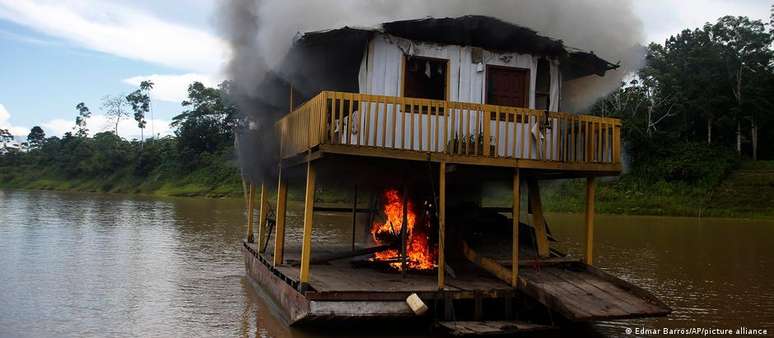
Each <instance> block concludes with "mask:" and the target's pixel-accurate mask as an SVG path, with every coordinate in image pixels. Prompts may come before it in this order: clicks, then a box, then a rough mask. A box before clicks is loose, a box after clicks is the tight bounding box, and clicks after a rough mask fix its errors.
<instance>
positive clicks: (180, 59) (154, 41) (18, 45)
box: [0, 0, 774, 137]
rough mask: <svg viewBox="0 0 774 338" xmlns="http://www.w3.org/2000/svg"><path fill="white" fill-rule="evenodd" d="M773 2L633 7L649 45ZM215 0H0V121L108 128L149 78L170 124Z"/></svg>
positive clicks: (219, 54) (55, 129)
mask: <svg viewBox="0 0 774 338" xmlns="http://www.w3.org/2000/svg"><path fill="white" fill-rule="evenodd" d="M285 1H293V0H285ZM622 1H623V0H622ZM772 3H774V1H769V0H737V1H731V0H706V1H701V0H683V1H668V0H635V1H634V9H635V12H636V14H637V15H638V16H639V17H640V18H641V20H642V24H643V26H644V29H645V33H646V40H647V41H643V44H647V43H648V42H651V41H655V42H659V43H662V42H663V41H664V40H665V39H666V38H668V37H669V36H670V35H673V34H676V33H679V32H680V31H681V30H682V29H685V28H695V27H699V26H701V25H703V24H704V23H705V22H707V21H715V20H716V19H717V18H718V17H720V16H723V15H743V16H748V17H751V18H753V19H764V20H768V18H769V14H770V8H771V5H772ZM216 4H217V0H165V1H154V0H132V1H129V0H113V1H106V0H102V1H100V0H0V86H1V87H0V128H4V129H5V128H8V129H10V130H11V131H12V133H14V134H17V135H21V136H26V135H27V133H29V129H30V127H32V126H34V125H40V126H42V127H43V128H44V129H45V131H46V133H47V134H48V135H61V134H63V133H64V132H66V131H69V130H70V129H71V128H72V126H73V124H74V123H73V121H74V116H75V109H74V107H75V105H76V104H77V103H78V102H81V101H83V102H85V103H86V104H87V105H88V106H89V107H91V109H92V111H93V112H94V117H93V118H92V120H90V122H89V129H90V130H91V131H92V133H93V132H96V131H102V130H106V129H110V124H109V123H108V121H107V120H106V118H105V117H104V116H102V114H101V112H100V111H101V109H100V101H101V98H102V97H103V96H105V95H119V94H126V93H127V92H129V91H131V90H133V89H134V88H135V87H136V86H137V85H138V84H139V82H140V81H142V80H143V79H149V78H150V79H152V80H153V81H154V83H156V88H155V89H154V91H153V93H152V95H153V100H154V102H153V120H152V121H149V123H148V125H149V127H148V129H146V135H147V134H149V133H150V132H151V131H150V128H151V126H152V127H153V131H154V132H155V133H156V134H165V133H168V132H169V126H168V124H169V120H170V119H171V118H172V116H174V115H176V114H178V113H179V112H180V111H181V110H182V108H181V107H180V101H182V99H183V98H184V96H185V90H186V87H187V85H188V84H189V83H191V82H192V81H201V82H204V83H205V84H208V85H215V84H217V83H218V82H220V81H222V80H223V75H222V73H221V69H222V67H223V65H224V63H225V62H226V60H227V59H228V46H227V44H226V42H225V41H223V39H221V38H220V37H218V34H217V32H216V30H215V28H214V25H213V15H214V11H215V7H216ZM610 28H611V29H615V27H610ZM578 47H582V46H578ZM149 118H150V116H149ZM119 134H120V135H121V136H124V137H132V136H136V135H139V131H138V130H137V128H136V127H135V125H134V122H133V121H132V122H130V121H125V122H124V123H122V124H121V126H120V127H119Z"/></svg>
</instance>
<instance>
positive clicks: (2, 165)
mask: <svg viewBox="0 0 774 338" xmlns="http://www.w3.org/2000/svg"><path fill="white" fill-rule="evenodd" d="M143 85H144V86H141V88H140V89H138V90H137V91H135V92H133V93H132V94H130V95H129V96H127V98H126V99H125V100H126V101H125V102H121V101H120V100H121V99H122V97H108V98H106V105H108V106H109V109H110V110H111V111H112V116H114V118H121V117H123V116H128V108H129V107H131V108H132V110H134V118H135V121H136V122H137V123H138V126H140V128H141V130H142V129H143V128H144V126H145V113H147V112H148V109H149V96H148V92H147V91H148V88H149V87H150V86H152V84H151V83H144V84H143ZM228 86H229V84H228V82H225V83H223V84H221V85H220V86H219V87H218V88H208V87H206V86H204V85H202V84H201V83H198V82H197V83H193V84H191V85H190V86H189V88H188V99H187V100H186V101H184V102H182V107H183V108H184V110H183V112H182V113H180V114H178V115H177V116H175V117H174V118H173V120H172V127H173V128H174V134H173V135H170V136H166V137H161V138H149V139H140V140H136V139H133V140H126V139H124V138H121V137H119V136H118V135H117V134H116V132H117V129H116V130H114V131H107V132H100V133H96V134H94V136H92V137H89V136H88V129H87V127H88V124H87V123H88V122H87V121H88V118H89V116H90V111H89V109H88V107H87V106H86V105H85V104H83V103H80V104H78V105H77V117H76V124H75V128H74V132H73V133H69V132H68V133H66V134H65V135H64V136H63V137H61V138H59V137H55V136H54V137H48V138H46V137H45V134H44V132H43V130H42V129H41V128H40V127H34V128H32V130H31V131H30V135H29V136H28V140H27V150H26V151H7V152H6V153H5V154H4V155H2V156H0V187H9V188H23V189H46V190H75V191H94V192H118V193H143V194H157V195H168V196H210V197H222V196H238V195H240V194H241V193H242V192H241V191H242V190H241V189H242V186H241V179H240V178H239V169H238V167H239V166H238V164H237V163H236V158H235V155H234V145H233V139H234V134H233V130H234V128H235V127H236V123H237V122H236V121H237V109H236V106H235V105H234V104H232V103H231V102H230V101H229V100H228V96H227V92H228V90H229V87H228ZM116 100H119V101H116Z"/></svg>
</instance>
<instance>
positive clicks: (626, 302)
mask: <svg viewBox="0 0 774 338" xmlns="http://www.w3.org/2000/svg"><path fill="white" fill-rule="evenodd" d="M551 273H553V274H554V275H556V276H558V277H560V278H563V279H565V280H567V281H568V282H571V283H573V284H575V285H576V286H577V287H579V288H581V289H583V290H584V291H586V292H588V293H592V294H594V296H595V297H596V298H598V299H600V301H601V302H605V303H607V304H609V306H611V307H617V308H619V309H621V310H622V311H623V312H624V313H625V316H636V315H643V314H647V313H651V312H657V311H658V308H656V307H655V306H653V305H651V304H650V303H648V302H646V301H644V300H643V299H641V298H639V297H637V296H635V295H633V294H630V293H627V292H626V291H624V290H622V289H620V288H618V287H617V286H615V285H613V284H611V283H608V282H605V281H603V280H601V279H599V278H597V277H595V276H593V275H590V274H587V273H583V274H580V273H572V272H569V271H566V270H562V269H555V270H552V271H551Z"/></svg>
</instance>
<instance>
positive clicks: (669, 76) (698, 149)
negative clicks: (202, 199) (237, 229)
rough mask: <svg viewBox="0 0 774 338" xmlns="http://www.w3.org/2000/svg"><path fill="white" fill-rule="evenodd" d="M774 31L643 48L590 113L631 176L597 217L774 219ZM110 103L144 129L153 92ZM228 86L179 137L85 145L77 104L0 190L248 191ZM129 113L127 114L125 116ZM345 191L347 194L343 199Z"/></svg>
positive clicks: (565, 197)
mask: <svg viewBox="0 0 774 338" xmlns="http://www.w3.org/2000/svg"><path fill="white" fill-rule="evenodd" d="M773 40H774V31H772V25H771V23H763V22H761V21H755V20H750V19H748V18H745V17H731V16H728V17H723V18H720V19H719V20H718V21H717V22H715V23H708V24H706V25H705V26H703V27H701V28H696V29H692V30H684V31H682V32H680V33H679V34H677V35H674V36H672V37H670V38H669V39H668V40H666V41H665V42H664V43H663V44H658V43H653V44H650V45H649V46H648V47H647V50H646V53H647V57H646V60H645V63H644V66H643V67H642V68H641V69H640V70H639V71H638V72H637V73H636V74H632V76H630V77H628V79H629V80H628V81H627V82H626V83H622V85H621V87H620V88H618V89H617V90H615V91H614V92H612V93H611V94H609V95H607V96H606V97H604V98H602V99H600V100H599V101H598V102H597V103H596V104H594V105H593V106H592V107H590V108H589V110H588V111H585V112H583V113H587V114H594V115H600V116H610V117H616V118H620V119H621V120H622V124H623V128H622V136H623V138H624V147H625V154H624V160H625V162H626V165H625V173H624V174H623V175H622V176H620V177H618V178H611V179H605V180H601V181H600V183H599V188H598V193H597V196H598V200H599V202H598V204H597V205H598V208H599V211H600V212H602V213H623V214H655V215H684V216H774V206H771V205H768V204H770V203H768V204H767V203H766V201H771V200H772V198H774V193H773V192H772V191H774V178H773V177H774V170H772V168H774V164H772V163H773V162H765V161H761V160H774V102H773V100H774V95H772V93H774V61H773V60H774V51H773V50H772V41H773ZM152 86H153V84H152V83H149V82H145V83H143V85H141V86H140V88H138V89H137V90H136V91H135V92H133V93H132V94H130V95H129V96H127V97H125V98H123V97H113V98H112V100H110V101H109V100H106V101H105V102H104V103H103V109H104V110H106V113H108V115H110V116H114V117H115V118H117V119H120V118H122V117H123V116H132V115H129V113H130V112H131V113H133V117H134V119H135V121H136V122H137V123H138V126H140V127H141V128H143V126H144V114H145V113H147V112H148V108H149V107H148V105H149V97H148V93H149V90H150V89H151V88H152ZM228 93H229V84H228V82H225V83H223V84H222V85H221V86H219V87H218V88H207V87H205V86H204V85H202V84H200V83H194V84H192V85H191V86H190V88H189V93H188V94H189V95H188V99H187V100H186V101H184V102H183V112H182V113H181V114H179V115H177V116H176V117H175V118H174V119H173V122H172V127H173V128H174V134H173V135H171V136H167V137H163V138H150V139H147V140H143V139H142V138H141V139H140V140H126V139H123V138H121V137H119V136H118V135H117V134H116V132H117V130H116V131H113V132H102V133H97V134H94V135H93V136H91V137H89V136H88V130H87V129H86V127H87V124H86V121H88V117H89V114H90V111H89V110H88V107H86V106H85V105H83V106H81V105H78V109H77V111H76V113H77V118H76V125H75V128H74V132H73V133H68V134H66V135H64V137H62V138H59V137H48V138H46V137H45V135H43V131H42V129H40V128H37V127H36V128H37V129H36V128H33V130H31V132H30V135H29V137H28V142H27V148H28V151H8V150H6V151H5V152H4V153H5V154H4V155H2V156H0V187H15V188H29V189H55V190H82V191H108V192H127V193H150V194H161V195H185V196H199V195H204V196H233V197H239V196H241V194H242V190H241V189H242V187H241V180H240V178H239V169H238V165H237V163H236V159H235V155H234V146H233V137H234V132H235V130H237V129H238V127H239V123H238V119H237V116H238V113H237V108H236V106H235V105H234V104H232V103H231V102H230V100H229V97H228ZM130 108H131V109H130ZM582 189H583V187H582V182H580V181H574V180H567V181H563V182H558V183H551V184H550V185H548V186H546V187H545V188H544V191H545V192H544V194H545V199H546V201H545V204H546V207H547V208H548V209H549V210H563V211H580V210H582V208H583V193H582ZM342 194H345V193H342Z"/></svg>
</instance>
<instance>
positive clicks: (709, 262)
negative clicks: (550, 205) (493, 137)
mask: <svg viewBox="0 0 774 338" xmlns="http://www.w3.org/2000/svg"><path fill="white" fill-rule="evenodd" d="M298 214H299V212H298V210H294V209H293V208H291V209H290V217H289V222H290V224H291V226H290V227H289V229H288V238H289V242H290V243H289V246H290V247H292V246H294V245H293V242H294V241H299V237H300V222H299V221H300V220H299V218H298ZM318 220H319V222H320V224H319V225H318V226H316V228H315V233H316V235H317V237H315V245H322V244H325V243H346V242H347V241H348V240H349V239H350V233H349V231H350V230H349V227H350V226H351V225H350V222H349V221H348V218H347V217H342V218H339V217H336V216H332V215H320V217H318ZM548 220H549V221H550V222H551V227H552V231H553V232H554V234H555V235H556V237H558V238H560V239H561V240H562V242H560V243H559V246H560V247H561V248H562V249H563V250H566V251H568V252H571V253H575V254H578V253H580V252H581V246H580V245H581V241H580V240H581V239H582V231H583V229H582V226H581V225H580V224H582V218H581V216H580V215H549V217H548ZM243 223H244V218H243V213H242V203H241V201H238V200H211V199H159V198H150V197H126V196H116V195H101V194H76V193H52V192H22V191H0V288H2V292H0V336H2V337H6V336H9V337H40V336H49V335H57V336H68V337H75V336H77V337H83V336H143V337H146V336H151V337H169V336H203V337H209V336H244V337H257V336H261V337H307V336H320V337H324V336H331V335H336V334H340V333H341V332H342V331H340V329H316V330H298V329H295V328H293V329H291V328H288V327H287V326H286V325H285V323H284V322H282V320H281V319H279V318H277V317H276V316H274V315H273V311H272V310H271V306H272V305H271V303H267V302H265V301H263V300H262V296H261V294H260V293H259V292H258V291H256V290H254V288H253V287H252V284H251V283H250V281H249V280H247V279H246V278H245V277H244V264H243V262H242V256H241V254H240V252H239V241H240V239H241V238H242V236H243V231H244V230H243V226H242V224H243ZM597 224H598V225H597V240H596V243H597V246H596V251H595V252H596V258H595V263H596V264H597V265H598V266H600V267H602V268H603V269H605V270H607V271H609V272H612V273H613V274H615V275H618V276H620V277H622V278H624V279H627V280H629V281H632V282H634V283H635V284H637V285H640V286H642V287H644V288H646V289H648V290H651V291H652V292H653V293H655V294H656V295H657V296H658V297H660V298H661V299H662V300H664V301H665V302H666V303H667V304H669V305H670V306H672V307H673V309H674V310H675V312H674V313H673V314H672V315H671V316H670V317H668V318H659V319H645V320H633V321H625V322H612V323H598V324H594V325H579V326H575V327H568V328H564V329H563V330H562V331H561V332H558V333H553V334H551V335H550V336H578V335H579V334H580V335H586V336H620V335H622V333H623V332H624V328H625V327H647V328H661V327H696V326H699V327H717V328H736V327H739V326H746V327H748V328H767V329H769V331H770V332H771V330H772V329H773V328H774V283H771V280H774V272H773V271H772V267H774V222H771V221H760V220H757V221H745V220H720V219H703V220H696V219H690V218H667V217H628V216H599V217H598V220H597ZM359 238H362V237H360V236H359ZM377 331H379V332H380V336H385V335H392V334H393V333H389V332H388V333H384V330H377ZM412 332H413V333H414V334H419V333H423V332H424V331H423V330H419V331H412ZM347 334H348V335H355V336H363V335H364V334H374V330H373V329H371V330H366V331H355V332H349V331H348V332H347Z"/></svg>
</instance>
